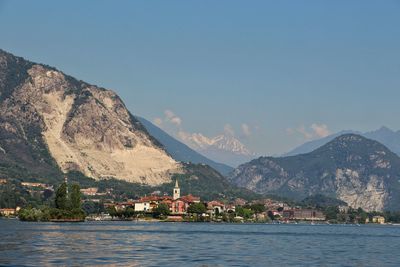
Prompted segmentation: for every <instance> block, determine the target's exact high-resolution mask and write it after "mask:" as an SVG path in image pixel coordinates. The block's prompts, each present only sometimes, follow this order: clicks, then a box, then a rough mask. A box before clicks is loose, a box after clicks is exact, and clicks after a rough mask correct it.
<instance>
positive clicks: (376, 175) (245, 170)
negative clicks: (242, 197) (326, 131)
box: [229, 129, 400, 211]
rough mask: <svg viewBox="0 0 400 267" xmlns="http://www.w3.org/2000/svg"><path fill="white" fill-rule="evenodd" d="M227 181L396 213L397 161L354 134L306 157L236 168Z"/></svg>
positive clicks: (399, 198)
mask: <svg viewBox="0 0 400 267" xmlns="http://www.w3.org/2000/svg"><path fill="white" fill-rule="evenodd" d="M385 131H386V130H385V129H383V130H381V131H379V134H378V135H376V132H374V133H371V135H374V134H375V136H383V135H382V133H384V132H385ZM229 180H230V181H231V182H232V183H233V184H235V185H237V186H240V187H244V188H247V189H249V190H253V191H254V192H257V193H261V194H266V193H270V194H277V195H280V196H284V197H288V198H292V199H297V200H301V199H304V198H306V197H309V196H312V195H318V194H323V195H326V196H329V197H334V198H337V199H340V200H342V201H345V202H346V203H347V204H348V205H350V206H352V207H355V208H358V207H361V208H363V209H365V210H368V211H372V210H378V211H382V210H400V158H399V156H398V155H396V154H395V153H393V152H392V151H390V150H389V149H388V148H387V147H386V146H384V145H382V144H381V143H379V142H377V141H374V140H371V139H367V138H365V137H363V136H361V135H356V134H344V135H340V136H338V137H336V138H334V139H333V140H332V141H330V142H328V143H327V144H325V145H323V146H321V147H319V148H317V149H316V150H314V151H312V152H309V153H305V154H299V155H295V156H287V157H279V158H273V157H260V158H258V159H255V160H252V161H250V162H249V163H246V164H243V165H241V166H239V167H238V168H237V169H235V171H233V172H232V174H231V175H230V176H229Z"/></svg>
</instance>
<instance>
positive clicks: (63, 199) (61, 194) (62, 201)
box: [55, 183, 68, 210]
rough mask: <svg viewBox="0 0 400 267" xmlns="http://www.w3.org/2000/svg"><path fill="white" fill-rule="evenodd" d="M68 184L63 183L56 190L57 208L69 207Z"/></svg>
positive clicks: (64, 208)
mask: <svg viewBox="0 0 400 267" xmlns="http://www.w3.org/2000/svg"><path fill="white" fill-rule="evenodd" d="M67 197H68V196H67V184H66V183H62V184H61V185H60V186H59V187H58V188H57V191H56V199H55V204H56V208H57V209H61V210H66V209H67V208H68V199H67Z"/></svg>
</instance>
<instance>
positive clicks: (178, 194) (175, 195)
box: [172, 179, 181, 200]
mask: <svg viewBox="0 0 400 267" xmlns="http://www.w3.org/2000/svg"><path fill="white" fill-rule="evenodd" d="M180 197H181V189H180V188H179V184H178V179H176V180H175V187H174V190H173V195H172V198H173V199H174V200H176V199H178V198H180Z"/></svg>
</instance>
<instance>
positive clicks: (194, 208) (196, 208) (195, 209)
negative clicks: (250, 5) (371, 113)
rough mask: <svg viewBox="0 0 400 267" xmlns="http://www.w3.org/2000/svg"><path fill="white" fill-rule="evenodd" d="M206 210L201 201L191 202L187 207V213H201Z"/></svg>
mask: <svg viewBox="0 0 400 267" xmlns="http://www.w3.org/2000/svg"><path fill="white" fill-rule="evenodd" d="M206 211H207V209H206V206H204V204H203V203H192V204H190V206H189V208H188V213H195V214H202V213H205V212H206Z"/></svg>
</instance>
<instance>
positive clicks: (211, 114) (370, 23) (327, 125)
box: [0, 0, 400, 155]
mask: <svg viewBox="0 0 400 267" xmlns="http://www.w3.org/2000/svg"><path fill="white" fill-rule="evenodd" d="M399 14H400V1H390V0H386V1H377V0H376V1H367V0H360V1H345V0H338V1H311V0H310V1H244V0H243V1H233V0H226V1H222V0H220V1H214V0H212V1H211V0H210V1H204V0H203V1H187V0H181V1H165V0H160V1H94V0H93V1H64V2H63V3H60V1H57V2H56V1H16V0H13V1H3V0H0V48H2V49H5V50H7V51H9V52H12V53H14V54H16V55H19V56H23V57H25V58H28V59H30V60H33V61H37V62H42V63H46V64H48V65H52V66H55V67H57V68H58V69H60V70H63V71H64V72H65V73H68V74H71V75H72V76H75V77H77V78H79V79H82V80H85V81H88V82H90V83H93V84H97V85H100V86H103V87H106V88H110V89H113V90H114V91H116V92H117V93H118V94H119V95H120V96H121V97H122V98H123V100H124V102H125V103H126V105H127V106H128V108H129V109H130V110H131V111H132V113H134V114H137V115H140V116H143V117H145V118H147V119H149V120H152V121H153V120H155V119H156V118H159V121H161V120H162V123H163V124H162V127H164V128H165V129H167V130H168V131H169V132H170V133H172V134H176V133H177V132H178V131H184V132H187V133H202V134H204V135H205V136H209V137H211V136H215V135H217V134H219V133H221V132H223V131H224V127H225V130H226V129H229V130H233V131H234V133H235V135H236V136H237V137H238V138H239V139H240V140H241V141H242V142H243V143H245V144H246V145H247V146H248V147H249V148H250V149H252V150H253V151H255V152H257V153H260V154H265V155H271V154H276V153H282V152H285V151H288V150H290V149H291V148H292V147H294V146H296V145H298V144H301V143H303V142H304V141H307V140H309V139H313V138H317V137H318V136H323V135H326V134H327V133H330V132H337V131H340V130H345V129H353V130H360V131H368V130H373V129H376V128H378V127H380V126H382V125H386V126H388V127H390V128H392V129H396V130H397V129H400V120H399V115H400V105H399V102H400V101H399V99H400V16H399ZM165 111H167V115H169V116H166V115H165V113H166V112H165ZM168 111H171V112H172V113H173V115H174V116H171V112H168ZM168 118H170V119H168ZM171 118H175V120H173V121H171Z"/></svg>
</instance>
